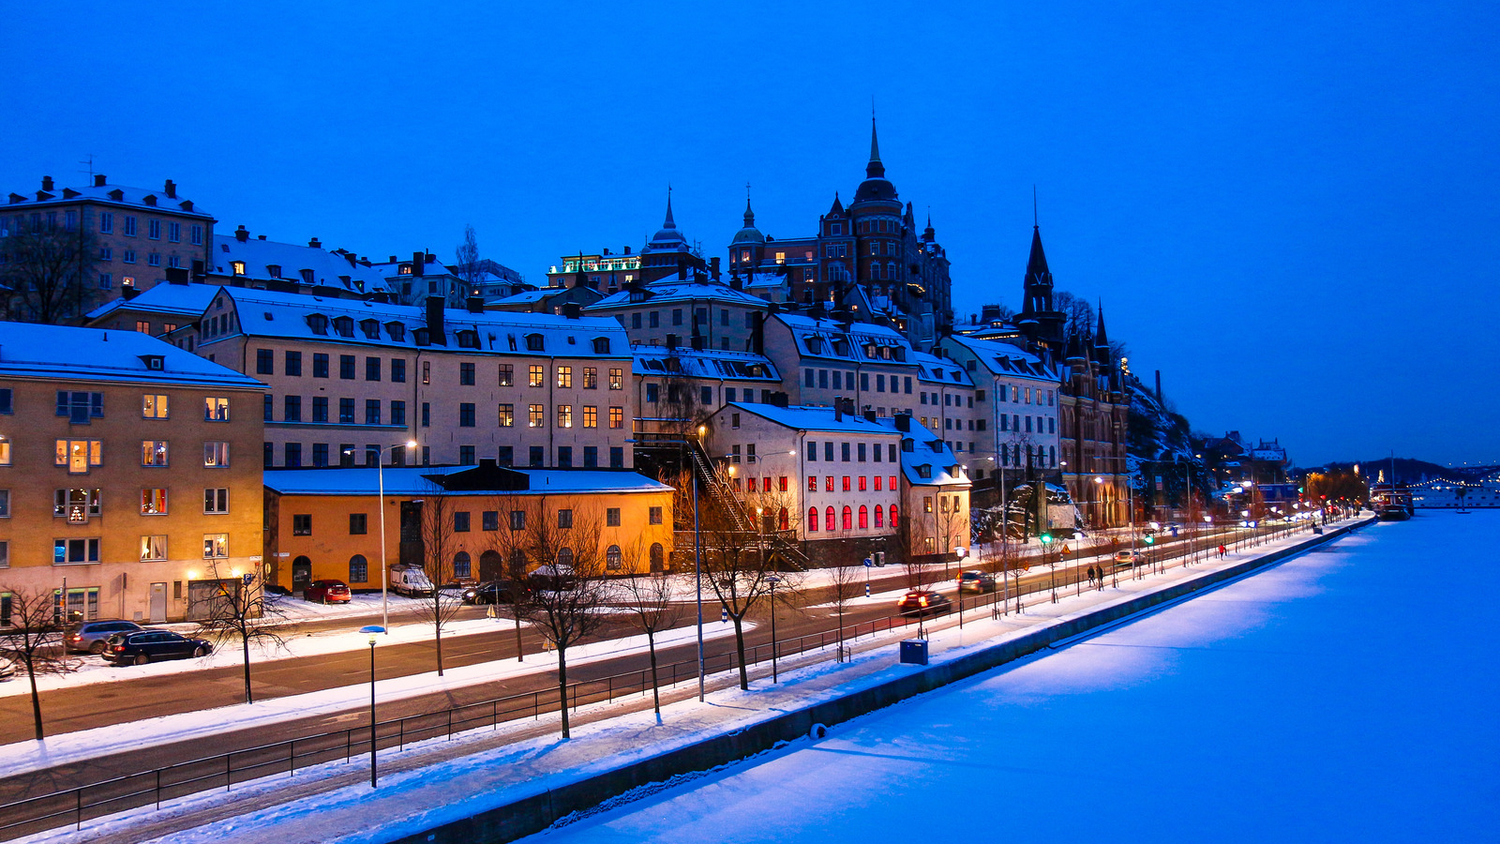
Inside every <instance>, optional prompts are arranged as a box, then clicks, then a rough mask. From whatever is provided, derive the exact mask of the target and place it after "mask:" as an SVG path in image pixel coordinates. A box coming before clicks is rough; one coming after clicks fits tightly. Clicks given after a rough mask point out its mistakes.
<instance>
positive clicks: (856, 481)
mask: <svg viewBox="0 0 1500 844" xmlns="http://www.w3.org/2000/svg"><path fill="white" fill-rule="evenodd" d="M887 479H889V480H887ZM766 480H770V479H769V478H767V479H766ZM837 480H838V476H836V475H824V476H823V491H824V492H838V491H840V490H836V489H834V486H835V484H836V483H837ZM887 483H889V486H887ZM869 486H873V487H874V488H875V491H876V492H883V491H885V490H886V489H889V490H890V491H892V492H895V491H896V489H897V487H896V476H895V475H889V476H887V475H875V476H874V480H873V482H871V481H870V479H869V478H867V477H866V476H865V475H853V476H850V475H844V476H843V483H842V484H841V489H842V491H843V492H854V491H855V488H856V487H857V488H858V491H859V492H866V491H867V490H868V488H869ZM807 491H808V492H817V491H818V476H817V475H808V476H807ZM752 492H753V490H752Z"/></svg>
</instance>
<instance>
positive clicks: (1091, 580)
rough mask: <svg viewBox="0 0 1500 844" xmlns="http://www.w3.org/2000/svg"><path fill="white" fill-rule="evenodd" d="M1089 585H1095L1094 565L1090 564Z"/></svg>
mask: <svg viewBox="0 0 1500 844" xmlns="http://www.w3.org/2000/svg"><path fill="white" fill-rule="evenodd" d="M1089 585H1090V586H1093V585H1094V567H1093V566H1089Z"/></svg>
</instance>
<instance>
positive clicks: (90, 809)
mask: <svg viewBox="0 0 1500 844" xmlns="http://www.w3.org/2000/svg"><path fill="white" fill-rule="evenodd" d="M1311 527H1312V523H1311V522H1304V523H1298V524H1294V525H1288V526H1284V527H1283V526H1272V527H1270V528H1268V529H1264V532H1263V533H1257V534H1255V535H1254V537H1253V538H1251V539H1248V540H1247V541H1250V542H1255V543H1257V544H1258V543H1259V542H1260V541H1262V540H1269V539H1273V538H1277V537H1279V536H1283V535H1289V534H1290V533H1293V532H1295V531H1298V530H1304V529H1308V528H1311ZM1220 539H1221V535H1219V534H1214V535H1211V536H1209V537H1206V538H1205V537H1187V538H1185V540H1183V541H1177V542H1172V543H1169V544H1166V545H1163V546H1159V549H1158V552H1157V553H1158V554H1159V556H1160V559H1157V560H1147V561H1146V562H1143V563H1142V564H1141V565H1140V566H1138V567H1135V568H1133V569H1131V570H1130V572H1129V574H1130V575H1131V576H1133V577H1137V578H1139V577H1143V576H1144V572H1145V570H1146V569H1148V568H1151V567H1155V566H1159V567H1160V568H1161V569H1163V570H1164V569H1165V568H1167V567H1168V564H1169V563H1170V561H1171V560H1172V559H1180V560H1181V562H1180V564H1181V565H1188V564H1191V563H1192V562H1193V561H1194V560H1196V559H1198V558H1199V557H1200V555H1201V557H1202V558H1203V559H1207V558H1208V556H1209V555H1210V554H1212V553H1214V552H1215V551H1216V549H1217V547H1218V544H1219V540H1220ZM1169 550H1170V551H1173V552H1180V553H1172V554H1166V553H1162V552H1166V551H1169ZM1054 553H1055V552H1054ZM1031 559H1033V560H1035V558H1034V557H1033V558H1031ZM1036 564H1038V563H1034V565H1036ZM1039 564H1040V565H1048V563H1047V562H1045V561H1042V562H1040V563H1039ZM1081 565H1082V564H1081V563H1079V564H1077V565H1069V566H1059V567H1058V568H1061V572H1060V575H1061V577H1062V580H1061V581H1060V582H1056V581H1054V580H1053V579H1052V578H1049V579H1048V580H1047V581H1045V582H1037V583H1034V584H1028V585H1027V586H1028V588H1027V589H1025V590H1021V589H1020V588H1019V584H1018V582H1017V581H1014V580H1012V581H1011V582H1010V585H1009V590H1008V594H1007V591H1006V590H1004V589H1000V588H997V589H996V591H994V592H990V593H984V594H980V595H975V596H972V597H965V596H963V595H959V596H958V598H957V600H956V601H955V605H956V608H957V609H958V610H959V615H960V616H962V613H963V612H967V611H972V610H977V609H980V608H982V607H985V606H989V607H991V609H992V613H993V615H994V616H996V617H998V616H999V615H1000V614H1001V613H1002V612H1008V611H1009V607H1008V606H1001V603H1002V602H1006V601H1007V600H1010V601H1015V602H1016V603H1017V607H1018V608H1019V607H1020V606H1021V605H1022V604H1024V601H1025V598H1026V597H1027V596H1031V595H1037V594H1039V593H1044V592H1050V591H1053V590H1054V588H1056V589H1062V588H1065V587H1067V586H1074V587H1075V589H1077V590H1080V591H1081V589H1082V588H1083V586H1082V584H1081V580H1082V579H1083V578H1084V577H1085V574H1086V573H1080V572H1079V571H1078V569H1079V568H1080V566H1081ZM1101 567H1102V566H1101ZM1070 569H1071V570H1070ZM1050 573H1051V574H1052V575H1054V577H1055V576H1057V575H1058V574H1059V571H1058V570H1057V569H1053V570H1051V571H1050ZM1099 588H1102V585H1100V586H1099ZM918 623H919V619H918V618H916V617H906V616H899V615H892V616H888V617H886V618H883V619H876V620H874V621H869V622H863V623H859V624H853V625H846V626H843V627H842V628H835V629H833V630H825V631H821V632H819V633H810V634H807V635H805V636H799V637H794V638H790V639H782V640H779V641H776V642H769V643H765V644H760V645H754V646H747V647H746V649H745V665H747V666H749V665H755V664H759V663H762V662H766V661H769V660H770V659H771V656H772V653H773V651H774V655H775V656H776V657H777V658H783V657H787V656H796V655H799V654H803V653H808V652H810V651H818V650H823V649H826V648H828V647H829V646H831V645H837V644H839V643H841V642H842V643H844V644H846V645H847V643H849V642H851V641H856V640H858V639H859V638H860V637H862V636H872V635H876V634H879V633H884V632H890V631H892V630H894V629H896V628H898V627H908V626H911V625H914V624H918ZM736 668H738V663H737V661H736V654H735V653H734V652H733V651H731V652H730V653H728V654H723V655H721V656H717V657H708V658H705V661H704V673H705V674H717V673H720V672H723V671H731V670H734V669H736ZM657 675H658V680H659V681H660V684H661V686H662V687H663V688H670V687H672V686H675V685H677V684H678V683H683V682H687V681H688V680H696V679H697V676H698V674H697V660H696V659H695V660H684V661H680V662H674V663H669V664H667V665H662V666H658V667H657ZM650 691H651V671H650V669H649V668H643V669H640V670H638V671H630V672H625V673H623V674H613V675H610V676H607V677H601V678H598V679H595V680H582V681H579V682H576V683H572V684H570V685H569V686H568V697H567V700H568V706H569V707H570V708H571V709H573V710H574V711H577V710H578V708H579V707H581V706H586V705H588V704H593V703H606V702H611V701H614V700H615V699H617V698H622V697H629V696H631V695H637V694H639V695H645V694H649V693H650ZM558 703H559V701H558V696H557V690H556V689H548V690H545V691H543V690H538V691H534V692H526V693H523V694H518V695H509V696H506V697H501V698H494V699H491V700H486V701H480V702H477V703H470V704H465V705H462V706H457V707H453V708H450V709H446V710H438V711H435V712H429V713H423V714H418V715H408V716H405V717H402V718H395V719H391V720H388V721H379V722H377V723H376V726H375V738H374V741H375V747H376V749H377V751H378V750H381V749H386V750H388V749H391V748H395V749H397V750H400V749H402V748H404V747H405V746H406V745H407V744H411V743H414V742H419V741H427V740H430V739H434V738H445V739H452V738H453V736H454V735H455V734H457V733H462V732H467V731H471V730H477V729H483V728H485V727H489V728H491V729H498V728H499V725H500V724H502V723H506V722H510V721H516V720H520V719H523V718H526V717H528V716H529V717H530V718H531V719H532V720H539V719H540V718H541V716H542V715H543V714H548V713H551V712H555V711H556V710H557V708H558ZM370 741H371V739H370V728H369V725H364V726H359V727H350V728H347V729H343V730H336V731H331V732H325V733H320V734H316V735H312V736H305V737H302V738H296V739H290V740H287V741H280V742H274V743H271V744H265V745H260V746H257V747H250V748H245V749H242V750H234V751H230V752H228V753H219V754H215V755H213V756H205V757H201V758H198V759H193V760H189V761H185V762H176V763H173V764H171V765H166V766H163V767H159V768H153V769H150V770H146V771H141V772H139V773H134V774H125V775H122V776H118V777H113V778H111V779H107V780H102V781H100V782H96V783H91V784H89V785H84V786H78V787H75V788H70V789H63V790H60V791H55V792H51V793H48V794H43V795H39V796H36V797H30V798H26V799H24V800H18V801H14V802H11V803H7V804H5V805H0V840H3V839H8V838H16V837H20V836H23V835H30V834H34V833H37V832H43V831H46V830H48V829H55V828H57V827H60V826H67V825H72V826H74V827H75V828H77V829H82V828H83V825H84V823H85V822H87V821H91V820H95V819H98V818H101V817H103V816H105V815H109V814H113V813H115V812H121V811H125V810H127V809H136V808H140V807H142V806H148V805H154V806H155V807H156V808H157V809H160V808H161V804H162V802H163V801H165V800H171V799H174V798H178V797H184V796H187V795H190V794H195V793H198V792H203V791H210V790H217V789H220V788H223V789H224V790H225V791H229V790H230V789H232V788H233V786H234V785H235V784H237V783H245V782H248V781H250V780H255V779H260V778H262V777H266V776H272V775H276V774H286V775H288V776H292V777H295V776H296V774H297V771H298V770H300V769H304V768H307V767H310V766H313V765H321V764H325V763H328V762H338V761H343V762H352V761H353V760H355V759H356V758H359V757H362V756H365V755H368V754H369V752H370Z"/></svg>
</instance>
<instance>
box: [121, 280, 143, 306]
mask: <svg viewBox="0 0 1500 844" xmlns="http://www.w3.org/2000/svg"><path fill="white" fill-rule="evenodd" d="M120 295H121V296H123V297H125V301H127V302H129V301H130V300H131V299H134V298H135V297H137V296H139V295H141V291H139V290H136V289H135V287H134V286H132V285H129V284H127V285H125V286H124V287H121V288H120Z"/></svg>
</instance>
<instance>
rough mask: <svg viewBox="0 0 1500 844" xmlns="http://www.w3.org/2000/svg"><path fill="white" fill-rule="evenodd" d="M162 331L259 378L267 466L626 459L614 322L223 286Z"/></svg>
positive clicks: (621, 369)
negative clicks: (197, 314)
mask: <svg viewBox="0 0 1500 844" xmlns="http://www.w3.org/2000/svg"><path fill="white" fill-rule="evenodd" d="M172 339H173V340H174V341H175V342H178V343H181V344H184V345H187V344H191V345H192V347H193V348H194V349H195V351H196V352H197V353H198V354H200V355H202V356H204V357H207V358H209V359H210V360H214V361H216V362H218V363H221V364H223V365H225V366H229V367H230V368H232V369H235V370H237V371H240V372H243V373H245V374H246V375H250V376H251V377H254V378H256V379H258V380H261V381H264V382H265V383H266V384H267V385H268V389H267V392H266V395H265V399H264V402H265V404H264V413H263V415H264V419H265V442H264V456H263V464H264V465H265V467H266V468H278V469H279V468H303V467H314V468H316V467H324V466H338V465H349V464H351V463H353V464H358V463H366V462H367V461H369V460H370V459H371V458H370V457H369V455H371V454H372V453H374V452H376V451H379V452H381V453H383V454H386V455H388V456H387V458H386V459H387V462H388V465H397V466H400V465H444V464H459V465H473V464H477V463H478V461H479V460H480V459H481V458H492V459H495V460H497V461H498V462H499V463H500V465H502V466H511V465H514V466H526V467H531V468H596V467H597V468H620V469H624V468H630V467H631V466H632V465H633V460H632V456H631V449H630V443H629V442H628V439H629V437H630V432H631V429H630V425H629V423H628V422H627V420H629V419H630V418H632V417H633V416H634V415H635V407H634V402H633V400H632V392H631V390H630V389H629V388H630V385H631V380H630V379H631V360H632V358H631V352H630V346H629V343H628V342H627V340H626V337H625V332H624V331H622V330H621V329H620V326H619V324H618V323H616V322H615V321H614V320H607V319H585V318H569V317H566V316H551V315H543V314H516V313H503V312H489V311H485V310H483V308H482V306H481V304H480V303H479V302H478V300H477V299H476V300H474V301H473V309H472V310H455V309H450V308H444V307H442V301H441V300H440V299H438V298H437V297H434V298H433V299H430V300H429V302H428V306H427V307H426V308H425V309H419V308H414V307H410V306H406V305H396V304H387V303H381V302H374V301H358V300H349V299H325V298H322V297H318V296H306V295H298V294H291V293H278V292H273V291H269V290H249V289H244V288H231V287H225V288H221V289H220V293H219V295H217V296H215V297H214V300H213V301H212V302H211V303H210V304H209V307H208V308H207V309H206V310H205V312H204V314H203V316H202V317H201V319H200V320H199V321H198V323H197V324H196V325H195V326H194V327H192V328H191V329H179V331H178V332H177V333H176V334H174V335H172ZM413 440H414V441H416V442H417V443H418V444H419V445H418V449H419V451H418V452H417V453H414V454H407V453H406V446H405V443H407V442H408V441H413Z"/></svg>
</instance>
